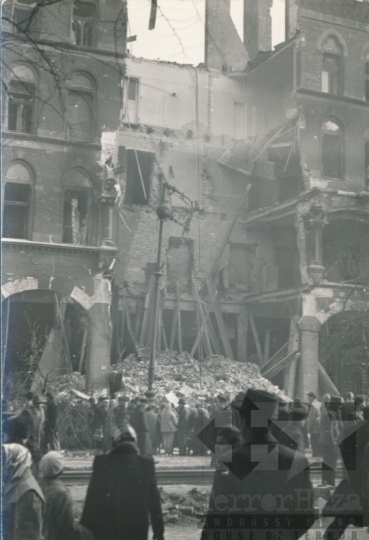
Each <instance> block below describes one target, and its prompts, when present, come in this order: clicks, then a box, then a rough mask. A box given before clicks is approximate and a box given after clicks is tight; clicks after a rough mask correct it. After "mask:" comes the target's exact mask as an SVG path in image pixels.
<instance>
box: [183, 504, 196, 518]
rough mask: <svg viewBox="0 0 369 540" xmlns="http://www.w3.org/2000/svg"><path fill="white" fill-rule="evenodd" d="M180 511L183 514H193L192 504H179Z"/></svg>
mask: <svg viewBox="0 0 369 540" xmlns="http://www.w3.org/2000/svg"><path fill="white" fill-rule="evenodd" d="M180 511H181V513H182V514H184V515H185V516H193V515H194V508H193V506H181V507H180Z"/></svg>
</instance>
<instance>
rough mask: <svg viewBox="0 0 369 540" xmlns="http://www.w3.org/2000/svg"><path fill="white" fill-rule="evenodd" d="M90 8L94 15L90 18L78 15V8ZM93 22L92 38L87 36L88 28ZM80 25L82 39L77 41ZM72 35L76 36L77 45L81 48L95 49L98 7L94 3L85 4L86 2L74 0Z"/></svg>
mask: <svg viewBox="0 0 369 540" xmlns="http://www.w3.org/2000/svg"><path fill="white" fill-rule="evenodd" d="M78 6H79V7H84V6H85V7H87V6H88V7H90V8H92V10H93V14H92V15H90V16H83V15H76V14H75V10H76V8H77V7H78ZM88 22H91V28H90V32H91V33H90V36H88V35H87V32H86V26H87V24H88ZM78 24H79V29H80V30H81V37H80V38H79V39H77V34H78ZM71 34H72V36H74V39H75V44H76V45H78V46H79V47H86V48H93V47H96V42H97V5H96V4H95V3H94V2H85V1H84V0H74V2H73V4H72V18H71Z"/></svg>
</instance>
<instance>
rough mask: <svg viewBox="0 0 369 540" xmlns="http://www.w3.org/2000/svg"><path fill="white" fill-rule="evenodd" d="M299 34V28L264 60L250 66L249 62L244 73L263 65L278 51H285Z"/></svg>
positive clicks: (251, 71)
mask: <svg viewBox="0 0 369 540" xmlns="http://www.w3.org/2000/svg"><path fill="white" fill-rule="evenodd" d="M299 36H300V30H297V32H296V34H295V35H294V36H293V37H292V38H290V39H289V40H287V41H284V42H283V43H281V44H279V45H277V46H276V47H275V48H274V51H270V52H271V54H270V55H269V56H268V57H267V58H265V60H262V61H261V62H260V63H258V64H257V65H256V66H255V67H252V64H253V63H252V62H249V63H248V64H247V66H246V69H245V74H246V75H249V74H251V73H254V72H255V71H256V70H257V69H258V68H260V67H262V66H264V65H265V64H266V63H267V62H269V60H271V59H272V58H275V57H276V56H277V55H278V54H279V53H281V52H283V51H285V50H286V49H287V48H288V47H290V46H291V45H294V44H295V42H296V40H297V39H298V38H299Z"/></svg>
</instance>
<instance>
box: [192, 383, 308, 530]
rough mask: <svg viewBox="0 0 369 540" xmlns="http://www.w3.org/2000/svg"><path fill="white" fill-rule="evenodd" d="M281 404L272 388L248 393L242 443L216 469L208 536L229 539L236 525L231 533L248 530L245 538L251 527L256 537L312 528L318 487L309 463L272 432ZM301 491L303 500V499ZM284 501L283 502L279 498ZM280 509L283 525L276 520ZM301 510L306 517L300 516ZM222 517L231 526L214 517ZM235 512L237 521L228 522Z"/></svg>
mask: <svg viewBox="0 0 369 540" xmlns="http://www.w3.org/2000/svg"><path fill="white" fill-rule="evenodd" d="M276 406H277V398H276V397H275V396H274V395H272V394H269V393H268V392H264V391H262V390H252V389H249V390H248V391H247V392H246V395H245V398H244V400H243V402H242V404H241V406H240V409H239V413H240V418H241V427H242V437H243V442H242V445H241V446H240V447H239V448H237V449H235V450H232V451H231V452H229V453H228V455H225V456H223V463H225V465H226V466H227V468H228V471H224V470H221V469H220V470H216V471H215V473H214V482H213V488H212V492H211V495H210V501H209V512H208V513H207V515H206V518H205V522H204V527H203V534H202V538H203V540H205V539H206V540H215V539H218V540H224V539H226V538H229V537H230V536H229V530H230V529H231V528H232V527H234V528H235V529H236V530H235V531H231V532H232V533H233V536H232V538H238V535H237V531H238V530H239V529H246V533H247V535H245V536H244V537H243V538H249V531H248V530H247V529H251V530H252V538H253V540H265V538H268V539H270V540H277V539H278V538H283V540H292V539H294V540H295V539H297V538H298V537H299V536H302V535H303V534H304V533H305V531H306V530H307V529H308V528H309V527H310V524H311V522H310V521H309V518H310V517H312V516H313V512H314V492H313V488H312V484H311V481H310V478H309V471H308V469H307V468H308V466H309V462H308V460H307V459H306V458H305V456H302V455H301V454H299V453H298V452H294V451H293V450H291V449H290V448H287V447H286V446H283V445H281V444H279V443H278V442H277V441H276V440H275V439H274V437H273V436H272V434H271V431H270V424H271V421H270V418H273V417H274V414H275V409H276ZM259 411H260V412H259ZM255 412H258V414H253V413H255ZM302 492H303V493H304V494H305V497H306V498H305V499H304V501H302V499H300V494H301V493H302ZM282 500H283V501H284V503H283V504H279V503H278V502H277V501H282ZM270 503H271V504H270ZM232 514H233V516H232ZM276 514H278V519H279V523H280V525H279V526H278V528H274V526H273V525H272V523H271V521H272V518H273V523H274V518H275V517H276ZM301 514H303V518H302V519H301V518H299V517H298V516H299V515H300V516H301ZM222 517H223V518H226V519H227V521H226V524H227V529H228V530H226V529H220V528H218V526H217V522H216V521H215V519H218V520H219V519H222ZM232 517H234V520H233V521H232V522H229V518H232ZM240 518H241V519H242V522H240ZM291 518H292V520H294V521H295V523H294V525H295V527H293V528H292V526H291V527H289V526H288V522H287V519H291ZM297 520H298V522H296V521H297ZM268 522H269V524H268ZM309 523H310V524H309ZM281 530H283V536H281V533H280V531H281ZM296 531H298V533H297V534H295V533H296ZM250 538H251V536H250Z"/></svg>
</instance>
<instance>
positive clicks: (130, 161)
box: [124, 150, 153, 205]
mask: <svg viewBox="0 0 369 540" xmlns="http://www.w3.org/2000/svg"><path fill="white" fill-rule="evenodd" d="M135 153H137V157H136V155H135ZM137 160H138V163H139V165H140V170H141V175H142V181H143V184H144V186H145V191H146V197H147V198H145V194H144V191H143V188H142V181H141V176H140V171H139V169H138V165H137ZM152 165H153V155H152V153H151V152H142V151H135V150H127V185H126V192H125V197H124V203H125V204H144V205H148V204H149V199H150V180H151V171H152Z"/></svg>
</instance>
